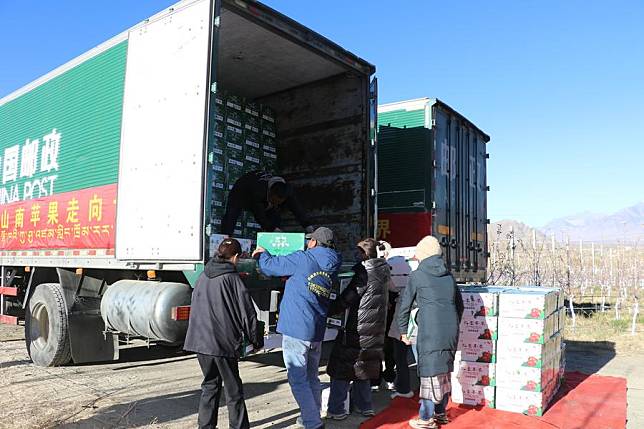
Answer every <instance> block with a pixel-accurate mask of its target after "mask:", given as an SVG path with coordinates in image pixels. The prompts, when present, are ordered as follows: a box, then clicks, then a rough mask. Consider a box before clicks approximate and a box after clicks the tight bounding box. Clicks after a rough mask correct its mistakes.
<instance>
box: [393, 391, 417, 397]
mask: <svg viewBox="0 0 644 429" xmlns="http://www.w3.org/2000/svg"><path fill="white" fill-rule="evenodd" d="M413 397H414V392H412V391H409V393H400V392H394V393H392V394H391V399H395V398H413Z"/></svg>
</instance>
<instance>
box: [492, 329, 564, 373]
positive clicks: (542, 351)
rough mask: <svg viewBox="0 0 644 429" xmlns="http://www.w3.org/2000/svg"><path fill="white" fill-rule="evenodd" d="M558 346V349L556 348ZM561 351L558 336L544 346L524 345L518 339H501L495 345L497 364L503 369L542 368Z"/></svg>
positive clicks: (537, 344) (536, 344)
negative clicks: (497, 357)
mask: <svg viewBox="0 0 644 429" xmlns="http://www.w3.org/2000/svg"><path fill="white" fill-rule="evenodd" d="M557 344H559V347H557ZM558 349H561V337H560V336H559V334H557V335H555V336H554V337H552V338H551V339H550V340H548V341H547V342H546V343H545V344H539V343H525V342H523V341H522V340H521V339H520V337H514V338H513V337H503V336H501V338H500V340H499V341H498V343H497V354H498V356H499V362H498V363H499V364H500V365H502V366H504V367H512V368H517V367H530V368H542V367H543V366H544V364H545V363H547V362H549V361H550V360H551V359H552V358H553V357H554V356H556V355H557V350H558Z"/></svg>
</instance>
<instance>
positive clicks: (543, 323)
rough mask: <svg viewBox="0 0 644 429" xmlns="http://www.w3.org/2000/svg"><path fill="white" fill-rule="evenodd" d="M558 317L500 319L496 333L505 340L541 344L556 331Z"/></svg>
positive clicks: (555, 315)
mask: <svg viewBox="0 0 644 429" xmlns="http://www.w3.org/2000/svg"><path fill="white" fill-rule="evenodd" d="M558 323H559V316H558V314H557V313H554V314H551V315H550V316H548V317H547V318H546V319H516V318H508V317H500V318H499V322H498V332H499V335H500V336H502V337H503V338H504V341H505V340H508V341H510V340H511V339H510V338H509V337H512V341H516V340H517V339H519V340H521V341H523V342H524V343H535V344H543V343H544V342H546V341H548V339H550V337H552V336H553V335H554V334H555V332H557V331H558V329H557V325H558Z"/></svg>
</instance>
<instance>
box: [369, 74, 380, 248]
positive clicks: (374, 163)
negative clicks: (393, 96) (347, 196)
mask: <svg viewBox="0 0 644 429" xmlns="http://www.w3.org/2000/svg"><path fill="white" fill-rule="evenodd" d="M369 142H370V148H371V151H372V156H371V157H370V159H369V163H370V165H371V168H370V171H371V173H372V174H371V176H370V178H369V184H368V186H369V189H370V193H371V201H372V204H371V207H370V212H369V218H370V219H371V224H370V227H371V228H369V227H368V229H367V230H373V236H374V237H377V236H378V78H377V77H374V78H373V79H372V80H371V83H370V84H369Z"/></svg>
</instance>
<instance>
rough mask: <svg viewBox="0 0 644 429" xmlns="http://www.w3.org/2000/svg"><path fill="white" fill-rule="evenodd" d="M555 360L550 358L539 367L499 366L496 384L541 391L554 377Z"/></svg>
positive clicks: (508, 387)
mask: <svg viewBox="0 0 644 429" xmlns="http://www.w3.org/2000/svg"><path fill="white" fill-rule="evenodd" d="M558 366H559V365H557V369H555V360H554V359H550V360H549V361H548V362H547V363H546V364H544V365H543V366H542V367H541V368H536V367H526V366H520V367H511V366H499V368H498V369H497V371H496V380H497V384H498V385H499V386H501V387H503V388H506V389H515V390H525V391H528V392H542V391H543V390H544V389H545V388H546V386H548V384H550V382H551V381H553V380H554V379H555V378H556V374H555V372H556V371H557V372H558Z"/></svg>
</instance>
